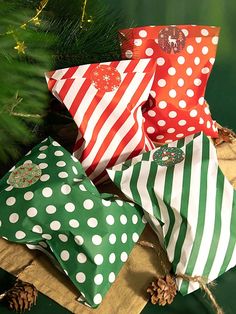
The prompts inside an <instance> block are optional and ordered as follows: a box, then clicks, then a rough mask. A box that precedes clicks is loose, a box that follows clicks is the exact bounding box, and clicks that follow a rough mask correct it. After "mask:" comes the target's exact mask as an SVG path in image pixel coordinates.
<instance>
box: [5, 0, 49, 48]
mask: <svg viewBox="0 0 236 314" xmlns="http://www.w3.org/2000/svg"><path fill="white" fill-rule="evenodd" d="M47 4H48V0H41V2H40V3H39V6H38V8H36V14H35V15H34V16H33V17H32V18H30V19H29V20H28V21H26V22H24V23H23V24H21V25H20V26H19V27H17V28H15V29H11V30H9V31H7V32H6V33H3V34H0V36H4V35H11V36H12V37H13V38H14V40H15V43H16V46H14V49H15V50H17V52H18V54H25V50H26V49H27V46H26V45H25V42H24V41H21V40H19V39H18V37H17V35H16V33H17V30H18V29H19V28H20V29H23V30H26V29H27V26H28V25H29V24H31V23H32V24H34V25H35V26H39V25H40V24H41V20H40V19H39V16H40V14H41V13H42V11H43V9H44V8H45V7H46V5H47Z"/></svg>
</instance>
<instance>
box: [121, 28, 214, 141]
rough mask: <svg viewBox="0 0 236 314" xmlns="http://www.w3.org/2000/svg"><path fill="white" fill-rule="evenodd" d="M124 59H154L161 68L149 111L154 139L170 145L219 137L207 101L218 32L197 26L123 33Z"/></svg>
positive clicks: (148, 128) (147, 122)
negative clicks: (196, 135)
mask: <svg viewBox="0 0 236 314" xmlns="http://www.w3.org/2000/svg"><path fill="white" fill-rule="evenodd" d="M119 33H120V38H121V49H122V56H123V58H126V59H127V58H131V59H139V58H145V57H151V58H155V60H156V63H157V70H156V73H155V78H154V82H153V85H152V90H151V96H152V97H150V98H149V101H148V102H147V104H146V106H145V109H144V114H143V115H144V118H145V124H144V126H145V130H146V131H147V133H148V135H149V136H150V138H151V139H152V140H153V141H155V142H159V143H168V142H171V141H175V140H177V139H180V138H183V137H185V136H188V135H190V134H194V133H197V132H200V131H203V132H204V133H205V134H206V135H209V136H211V137H217V129H216V127H215V122H213V121H212V118H211V114H210V110H209V108H208V105H207V103H206V101H205V99H204V95H205V90H206V86H207V81H208V78H209V75H210V72H211V69H212V66H213V64H214V62H215V54H216V48H217V44H218V36H219V28H218V27H209V26H196V25H177V26H145V27H137V28H130V29H124V30H121V31H120V32H119Z"/></svg>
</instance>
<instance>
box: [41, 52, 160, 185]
mask: <svg viewBox="0 0 236 314" xmlns="http://www.w3.org/2000/svg"><path fill="white" fill-rule="evenodd" d="M155 68H156V62H155V60H154V59H149V58H148V59H139V60H123V61H114V62H106V63H96V64H89V65H82V66H77V67H73V68H67V69H62V70H57V71H53V72H49V73H47V74H46V79H47V83H48V87H49V90H50V91H52V93H53V95H54V96H55V97H57V98H58V99H59V100H60V101H61V102H62V103H64V104H65V106H66V107H67V109H68V110H69V112H70V114H71V116H72V117H73V118H74V120H75V123H76V124H77V126H78V137H77V140H76V143H75V147H74V155H75V156H76V157H77V158H78V159H79V160H80V162H81V163H82V165H83V167H84V169H85V171H86V173H87V175H88V176H89V177H90V179H92V180H93V181H94V183H95V184H99V183H101V182H103V181H104V180H105V179H106V178H108V176H107V174H106V168H108V167H112V166H114V165H116V164H118V163H121V162H123V161H125V160H127V159H128V158H130V157H134V156H136V155H138V154H140V153H141V152H144V151H148V150H151V149H153V148H154V144H153V143H152V141H151V140H150V138H149V137H148V135H147V134H146V133H145V131H144V127H143V123H144V119H143V116H142V110H141V108H142V105H143V104H144V103H145V102H146V101H147V99H148V97H149V94H150V90H151V86H152V83H153V79H154V73H155Z"/></svg>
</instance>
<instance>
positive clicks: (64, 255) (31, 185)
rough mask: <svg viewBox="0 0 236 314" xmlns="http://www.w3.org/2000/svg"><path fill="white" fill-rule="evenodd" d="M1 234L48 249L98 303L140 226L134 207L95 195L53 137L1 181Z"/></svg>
mask: <svg viewBox="0 0 236 314" xmlns="http://www.w3.org/2000/svg"><path fill="white" fill-rule="evenodd" d="M0 204H1V211H0V236H1V237H3V238H5V239H7V240H9V241H12V242H17V243H26V244H28V245H29V246H30V248H38V249H41V250H42V251H44V252H45V253H47V254H49V255H50V256H51V257H53V259H54V260H55V261H56V262H57V264H56V265H57V266H58V267H60V269H61V270H62V271H63V272H64V273H65V274H66V275H67V276H68V277H69V278H70V280H71V281H72V282H73V284H74V285H75V287H76V288H77V289H79V291H80V292H81V295H82V299H81V300H82V301H83V302H85V303H86V304H87V305H89V306H91V307H97V306H98V305H99V304H100V303H101V302H102V299H103V297H104V295H105V294H106V292H107V291H108V290H109V287H110V286H111V285H112V283H113V282H114V281H115V279H116V276H117V275H118V273H119V271H120V269H121V268H122V265H123V264H124V263H125V262H126V261H127V259H128V256H129V254H130V252H131V250H132V248H133V246H134V244H135V242H137V241H138V238H139V236H140V234H141V233H142V231H143V229H144V221H143V220H142V215H141V211H140V209H139V207H138V206H135V205H134V204H132V203H129V202H126V201H122V200H121V199H119V198H117V197H115V196H113V195H111V194H102V195H101V194H99V192H98V191H97V189H96V188H95V186H94V185H93V184H92V182H91V181H90V180H89V179H88V178H87V176H86V175H85V173H84V170H83V168H82V166H81V165H80V163H79V162H78V160H76V159H75V157H73V156H72V157H71V155H70V154H69V153H68V152H67V151H66V150H65V149H64V148H63V147H61V146H60V145H59V144H58V143H57V142H55V141H53V140H52V139H51V138H48V139H46V140H44V141H43V142H42V143H40V144H39V145H37V146H35V147H34V148H33V150H32V151H31V152H29V153H28V154H27V155H26V156H25V157H23V158H22V159H21V160H20V161H19V162H18V163H17V165H16V166H15V167H14V168H13V169H12V170H10V171H9V172H8V173H7V174H6V175H5V176H4V177H3V178H2V179H1V181H0Z"/></svg>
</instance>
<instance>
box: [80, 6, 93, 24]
mask: <svg viewBox="0 0 236 314" xmlns="http://www.w3.org/2000/svg"><path fill="white" fill-rule="evenodd" d="M87 2H88V0H84V2H83V5H82V14H81V19H80V28H83V26H84V23H85V22H86V23H92V22H93V19H92V16H91V15H90V16H89V17H88V16H87V13H86V6H87Z"/></svg>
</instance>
